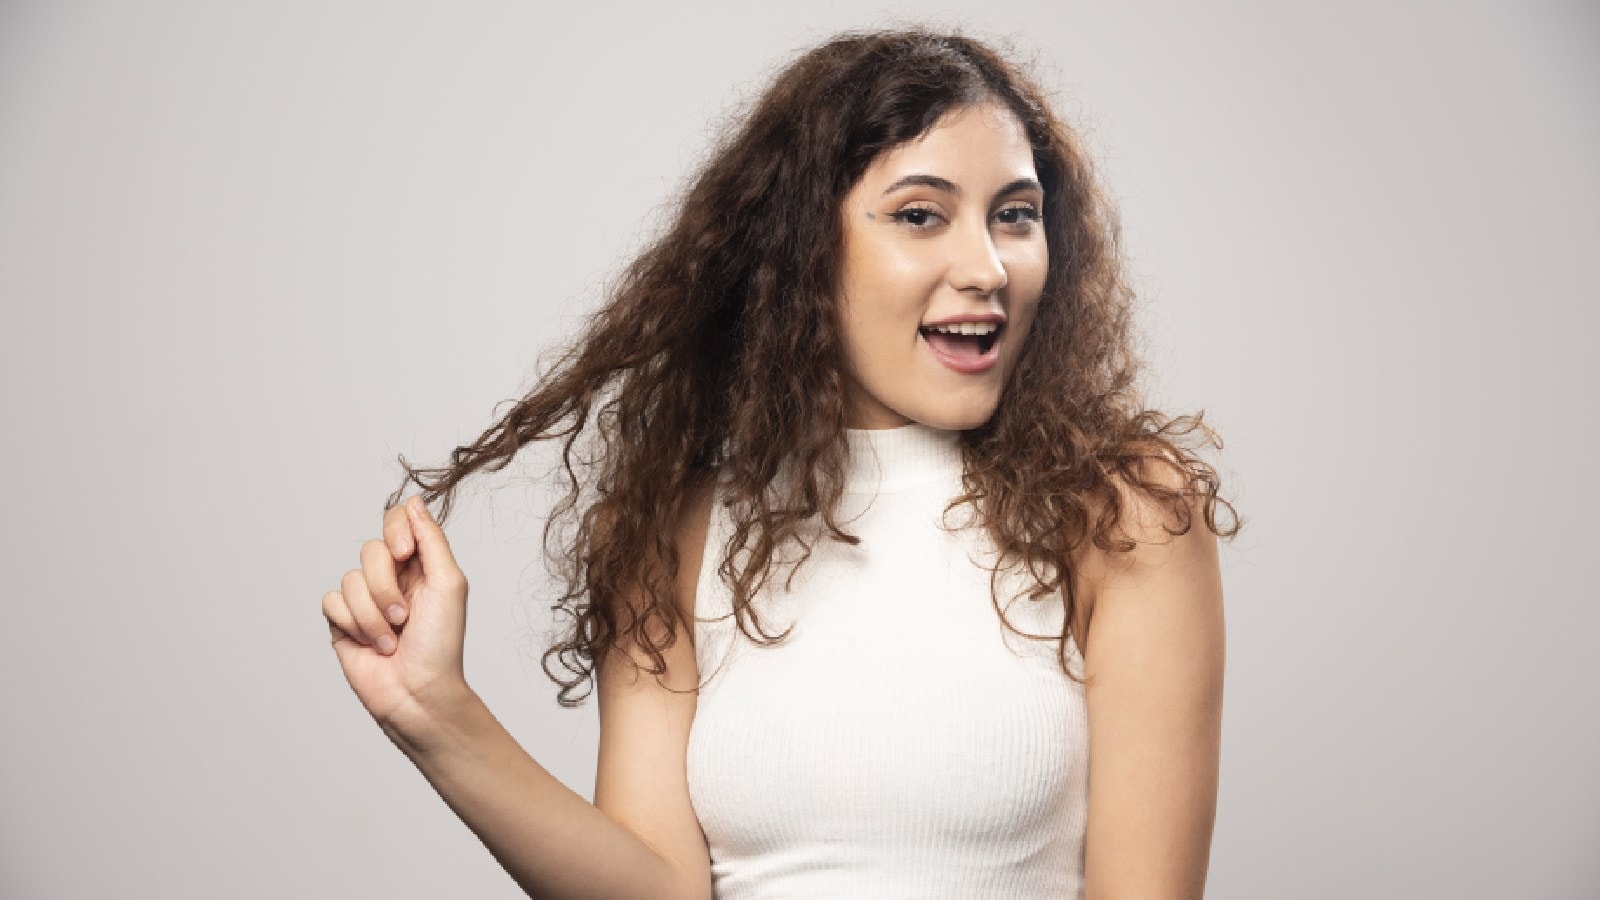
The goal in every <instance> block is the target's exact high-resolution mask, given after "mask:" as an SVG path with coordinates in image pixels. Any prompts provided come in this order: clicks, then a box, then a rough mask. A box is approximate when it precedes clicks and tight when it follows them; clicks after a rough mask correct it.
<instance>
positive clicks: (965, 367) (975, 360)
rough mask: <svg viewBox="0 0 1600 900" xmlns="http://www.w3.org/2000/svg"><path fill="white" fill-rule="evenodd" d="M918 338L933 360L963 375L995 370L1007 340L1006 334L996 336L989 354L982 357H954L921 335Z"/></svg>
mask: <svg viewBox="0 0 1600 900" xmlns="http://www.w3.org/2000/svg"><path fill="white" fill-rule="evenodd" d="M917 337H919V338H921V339H922V346H924V347H927V348H928V352H929V353H932V354H933V358H934V359H936V360H938V361H939V362H940V364H941V365H943V366H944V367H945V368H947V369H949V370H951V371H952V372H959V373H961V374H962V375H976V374H978V373H979V372H987V371H989V370H990V369H992V368H994V364H995V363H997V362H999V361H1000V343H1001V342H1002V341H1004V340H1005V334H1004V332H1002V333H1000V334H997V335H995V339H994V343H993V344H991V345H990V346H989V352H988V353H985V354H983V355H982V356H952V355H950V354H949V353H946V352H944V351H943V350H940V349H939V348H938V347H935V346H934V345H933V344H931V343H929V341H928V339H927V338H925V337H922V335H920V334H919V335H917Z"/></svg>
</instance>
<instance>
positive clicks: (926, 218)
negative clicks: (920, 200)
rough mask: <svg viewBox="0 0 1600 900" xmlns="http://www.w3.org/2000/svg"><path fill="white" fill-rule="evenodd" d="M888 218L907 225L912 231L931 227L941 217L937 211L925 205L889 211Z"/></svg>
mask: <svg viewBox="0 0 1600 900" xmlns="http://www.w3.org/2000/svg"><path fill="white" fill-rule="evenodd" d="M889 218H891V219H893V220H894V221H896V222H900V223H903V224H905V225H907V226H909V227H910V228H911V229H912V230H913V231H922V230H925V229H928V228H932V227H933V225H934V224H935V222H936V220H938V219H940V218H942V217H941V216H940V215H939V213H938V212H936V211H934V210H931V209H928V208H927V207H925V206H908V207H906V208H905V209H902V210H900V211H898V212H892V213H890V214H889Z"/></svg>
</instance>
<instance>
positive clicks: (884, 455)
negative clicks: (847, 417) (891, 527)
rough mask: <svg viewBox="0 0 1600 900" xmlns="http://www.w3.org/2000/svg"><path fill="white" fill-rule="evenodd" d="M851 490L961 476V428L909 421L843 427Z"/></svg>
mask: <svg viewBox="0 0 1600 900" xmlns="http://www.w3.org/2000/svg"><path fill="white" fill-rule="evenodd" d="M844 434H845V440H846V441H847V443H848V445H849V467H850V468H849V472H848V475H847V477H846V480H845V490H846V491H848V492H850V493H868V492H877V491H896V490H901V489H904V488H909V487H915V486H917V485H921V484H928V483H931V482H934V481H938V480H940V479H947V478H950V477H951V476H954V477H956V478H957V479H959V478H960V476H961V471H962V459H961V432H959V431H946V430H944V429H940V428H931V427H929V426H927V425H922V424H918V423H915V422H913V423H911V424H910V425H902V426H900V427H898V428H874V429H862V428H846V429H845V431H844Z"/></svg>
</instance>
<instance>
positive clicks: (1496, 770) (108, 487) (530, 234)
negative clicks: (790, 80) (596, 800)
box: [0, 0, 1600, 900]
mask: <svg viewBox="0 0 1600 900" xmlns="http://www.w3.org/2000/svg"><path fill="white" fill-rule="evenodd" d="M913 12H914V13H915V15H916V17H917V18H918V19H919V20H921V21H928V22H932V23H935V24H950V23H957V22H960V23H965V24H966V25H967V26H968V27H969V28H970V30H972V31H973V32H974V33H977V34H979V35H982V36H990V37H995V36H1014V37H1016V38H1017V39H1018V44H1019V46H1021V47H1022V48H1024V49H1027V50H1030V51H1037V53H1038V54H1039V56H1040V59H1041V68H1040V70H1039V71H1040V73H1041V74H1042V76H1043V77H1044V78H1045V80H1046V81H1047V82H1048V83H1049V84H1050V85H1051V86H1052V87H1053V88H1055V89H1056V90H1057V91H1058V92H1059V98H1060V99H1059V106H1060V109H1061V111H1062V112H1063V113H1064V114H1065V115H1066V116H1067V117H1068V118H1069V119H1070V120H1071V121H1073V122H1074V123H1076V124H1077V125H1078V126H1079V127H1080V128H1081V129H1082V130H1083V132H1084V133H1085V135H1086V137H1087V139H1088V141H1089V142H1090V147H1091V150H1092V152H1093V154H1094V155H1095V157H1096V158H1097V159H1098V160H1099V161H1100V166H1101V172H1102V174H1103V177H1104V179H1105V180H1106V182H1107V184H1108V185H1109V187H1110V189H1111V190H1112V192H1113V193H1114V194H1115V195H1116V196H1117V197H1118V198H1119V199H1120V202H1121V209H1122V212H1123V217H1124V224H1125V237H1126V239H1127V244H1128V248H1129V251H1130V254H1131V260H1132V265H1133V270H1134V272H1135V275H1136V277H1137V282H1138V284H1139V286H1140V288H1141V292H1142V297H1143V300H1144V303H1145V307H1144V309H1143V312H1142V322H1143V323H1144V326H1145V329H1146V331H1147V333H1148V352H1149V356H1150V359H1151V361H1152V364H1153V367H1154V369H1153V377H1152V379H1151V382H1150V386H1151V394H1152V397H1153V398H1154V399H1155V400H1157V401H1158V402H1159V404H1160V405H1161V406H1162V407H1163V408H1166V409H1169V410H1171V411H1175V412H1181V411H1191V410H1194V409H1198V408H1204V409H1205V410H1206V414H1207V417H1208V419H1209V420H1211V421H1212V422H1213V423H1214V424H1215V426H1216V427H1217V428H1219V429H1220V430H1221V431H1222V433H1223V435H1224V437H1225V438H1226V440H1227V447H1226V450H1225V451H1224V455H1223V456H1222V464H1223V474H1224V476H1225V478H1226V479H1227V481H1226V485H1227V490H1228V492H1229V496H1231V497H1232V498H1233V499H1234V500H1235V501H1236V502H1237V504H1238V505H1239V507H1240V509H1241V510H1242V511H1243V512H1244V513H1245V514H1246V516H1247V517H1248V520H1249V521H1248V526H1247V529H1246V531H1245V532H1244V534H1243V535H1242V536H1241V537H1240V539H1239V540H1238V541H1236V542H1234V543H1231V544H1225V545H1224V550H1223V563H1224V566H1225V571H1224V579H1225V583H1226V588H1227V606H1228V626H1229V627H1228V670H1227V699H1226V713H1225V728H1224V746H1223V763H1222V782H1221V799H1220V803H1219V808H1218V814H1217V826H1216V837H1215V843H1214V847H1213V853H1212V865H1211V876H1210V896H1214V897H1220V898H1330V900H1332V898H1351V897H1363V898H1366V897H1382V898H1416V897H1452V898H1510V897H1516V898H1586V897H1595V896H1600V865H1597V863H1596V862H1595V861H1594V860H1595V858H1596V857H1595V855H1594V851H1595V849H1596V848H1597V847H1600V763H1597V760H1600V714H1597V710H1600V703H1597V702H1596V694H1597V690H1596V686H1597V685H1600V654H1597V653H1596V652H1595V650H1594V647H1595V642H1596V640H1597V638H1596V635H1597V626H1600V608H1597V604H1596V600H1597V596H1596V594H1597V591H1596V587H1595V583H1596V582H1595V577H1594V570H1593V563H1592V561H1591V559H1590V556H1589V554H1588V552H1587V551H1590V550H1592V549H1593V545H1594V539H1595V537H1596V526H1595V521H1596V510H1597V508H1600V507H1597V500H1600V493H1597V489H1596V486H1595V484H1596V482H1595V475H1594V460H1593V447H1594V439H1595V436H1596V430H1595V425H1594V416H1595V407H1596V405H1595V402H1594V400H1593V396H1592V390H1593V388H1594V386H1595V384H1596V382H1597V379H1596V368H1595V365H1594V363H1593V362H1592V361H1590V360H1591V356H1590V354H1591V353H1592V350H1593V347H1592V344H1593V340H1594V332H1595V327H1596V325H1597V323H1600V321H1597V315H1596V312H1595V303H1596V301H1597V300H1600V252H1597V247H1600V166H1597V165H1596V160H1600V112H1597V111H1600V10H1597V7H1596V6H1595V5H1594V4H1592V3H1581V2H1565V3H1563V2H1553V0H1549V2H1522V3H1513V2H1502V3H1485V2H1464V3H1451V2H1442V0H1441V2H1431V3H1422V2H1415V0H1406V2H1399V3H1371V2H1359V3H1346V4H1329V3H1291V4H1279V3H1267V2H1260V3H1235V4H1215V5H1208V6H1205V7H1203V8H1202V7H1198V6H1195V5H1192V4H1187V3H1181V2H1167V3H1155V2H1149V3H1123V4H1108V3H1096V4H1089V3H1074V2H1059V0H1051V2H1015V3H1011V4H1005V5H999V6H996V5H993V4H982V5H977V4H974V5H973V7H972V8H971V9H960V8H957V7H955V6H947V5H938V4H934V5H927V4H923V5H918V6H916V7H914V8H913V7H911V6H901V7H888V6H885V7H870V6H857V5H854V4H845V3H831V2H817V3H806V4H796V5H790V6H782V7H776V6H774V7H766V6H760V5H753V4H742V3H723V4H712V3H678V4H672V5H670V6H669V5H665V4H663V5H662V6H661V7H660V8H657V9H646V8H643V7H640V8H633V7H628V8H623V7H620V6H617V5H613V4H561V5H549V4H532V3H486V2H484V3H479V2H472V3H429V4H421V3H379V2H359V3H357V2H350V3H309V2H299V0H293V2H281V3H273V4H265V3H255V4H239V3H235V4H219V3H201V2H190V3H168V2H144V3H139V4H127V3H110V2H103V3H88V2H85V3H46V2H15V0H13V2H5V3H0V302H3V310H4V318H3V320H0V367H3V373H4V376H3V392H4V393H3V396H4V407H3V416H0V428H3V437H0V463H3V472H4V477H5V490H4V492H3V494H0V546H3V569H0V573H3V578H0V585H3V594H0V596H3V604H4V605H3V607H0V610H3V618H0V896H4V897H6V898H52V900H53V898H87V897H163V898H215V897H238V898H279V897H345V896H352V897H364V896H370V897H385V898H392V900H400V898H424V897H441V896H449V897H512V896H517V893H518V892H517V890H516V888H515V886H514V885H513V884H512V883H511V881H510V879H509V878H507V877H506V876H505V875H504V874H503V872H502V871H501V870H500V868H499V867H498V866H497V865H496V864H495V862H494V861H493V859H492V858H491V857H490V856H489V855H488V854H487V852H485V851H484V850H483V849H482V847H481V846H480V845H479V844H478V843H477V841H476V839H475V838H474V837H473V836H472V835H471V833H470V832H468V831H467V830H466V828H465V827H464V826H462V825H461V824H460V823H459V822H458V821H457V820H456V819H455V817H454V816H453V815H452V814H451V813H450V811H449V810H448V808H446V807H445V805H444V804H443V803H442V802H441V801H440V800H439V799H438V797H437V796H436V795H435V794H434V793H433V792H432V790H431V789H430V787H429V786H428V784H427V783H426V782H425V781H424V780H423V779H422V778H421V776H420V775H418V774H417V773H416V771H415V770H414V769H413V768H412V767H411V765H410V763H409V762H408V761H407V760H406V759H405V758H404V757H403V756H402V755H401V754H400V753H399V752H398V751H396V750H395V749H394V748H393V747H392V746H391V745H390V743H389V742H388V740H387V739H386V738H384V736H383V735H382V734H381V733H380V732H379V730H378V729H377V728H376V727H374V726H373V724H372V723H371V721H370V720H369V719H368V718H367V716H366V715H365V713H364V712H363V711H362V710H361V708H360V706H359V704H358V702H357V701H356V699H355V697H354V695H353V694H351V693H350V691H349V690H348V688H347V687H346V686H345V683H344V680H343V678H342V676H341V675H340V672H339V668H338V665H337V663H336V661H335V658H334V655H333V653H332V651H331V649H330V648H329V646H328V641H327V632H326V627H325V625H324V623H323V620H322V616H321V613H320V600H321V596H322V594H323V593H324V592H325V591H327V590H329V589H332V588H335V587H337V586H338V583H339V578H340V576H341V575H342V574H343V572H344V571H345V570H346V569H349V568H351V567H354V566H356V565H357V564H358V559H357V551H358V548H359V546H360V544H361V542H362V541H364V540H366V539H368V538H371V537H374V536H376V534H377V530H376V529H377V526H378V523H379V513H380V505H381V503H382V501H383V499H384V497H385V496H386V495H387V494H388V492H389V491H391V490H392V489H393V488H395V487H396V486H397V484H398V471H399V470H398V469H397V467H396V466H395V465H394V459H395V457H396V455H397V454H401V453H404V454H405V455H406V456H407V458H408V459H411V460H413V461H416V462H421V463H429V464H436V463H439V462H441V461H443V460H444V459H445V458H446V455H447V454H448V452H449V450H450V449H451V448H453V447H455V446H456V445H457V444H459V443H464V442H466V441H468V440H470V439H471V438H472V437H474V436H475V435H477V434H478V432H479V431H481V430H482V429H483V428H484V427H486V426H487V425H488V424H489V423H490V421H491V418H490V417H491V413H492V411H493V408H494V406H495V404H496V403H498V402H500V401H502V400H506V399H508V398H511V397H514V396H517V395H520V394H521V393H522V391H523V390H525V389H526V388H527V387H528V386H529V384H530V380H529V379H530V378H531V373H532V371H533V370H534V366H535V364H536V363H537V361H538V360H539V359H540V356H541V353H543V352H545V351H548V350H549V348H551V347H552V346H553V345H554V344H555V342H557V341H558V340H559V339H560V338H561V337H562V336H564V335H567V334H570V333H571V332H572V330H573V329H574V328H575V326H576V325H577V323H578V320H579V317H580V316H581V315H582V314H583V313H584V312H586V311H587V310H589V309H591V308H592V307H593V305H594V303H595V302H596V299H597V298H598V296H599V294H600V291H601V290H602V289H603V287H604V285H605V283H606V281H607V279H608V278H609V277H610V276H611V275H613V274H614V273H615V272H616V271H617V269H618V267H619V265H620V264H621V262H622V261H624V260H625V259H626V258H627V257H628V255H629V253H630V252H631V251H633V250H634V249H636V248H637V247H638V246H639V244H640V242H641V241H642V240H643V239H644V238H645V237H646V236H647V235H648V234H649V233H650V230H651V228H652V227H653V225H654V224H656V223H657V222H658V221H659V220H658V219H657V218H656V216H657V214H658V212H659V211H660V210H661V209H662V208H663V207H664V205H665V204H666V203H667V202H668V201H669V199H670V198H671V197H672V196H673V193H674V191H675V190H676V189H677V188H678V187H679V185H680V184H681V179H682V177H683V176H684V175H685V174H686V172H687V171H688V170H689V168H690V167H691V166H692V165H693V164H694V162H695V161H696V160H697V159H698V158H699V155H700V153H701V151H702V150H703V149H704V147H705V146H706V144H707V139H708V137H709V136H710V135H711V134H713V133H714V129H715V127H716V122H717V121H718V120H719V119H720V117H722V116H724V115H726V114H727V113H729V112H730V111H732V110H733V109H734V108H735V107H736V105H737V103H738V102H739V101H740V100H741V99H742V98H743V97H745V96H747V95H748V94H750V93H752V92H754V91H756V90H758V89H759V87H760V85H761V84H762V79H763V78H764V77H765V76H766V75H767V74H769V73H770V72H771V71H773V69H774V68H775V67H776V66H778V65H780V64H781V63H782V62H783V61H785V60H787V59H788V58H790V56H791V55H792V54H793V53H794V52H795V51H798V50H799V49H801V48H804V47H807V46H810V45H812V44H813V43H815V42H817V41H818V40H820V39H822V38H823V37H825V36H826V35H828V34H830V33H832V32H833V31H836V30H838V29H842V28H847V27H860V26H869V25H875V24H887V23H893V22H895V21H898V20H900V19H902V17H905V16H907V15H910V14H911V13H913ZM537 475H538V469H537V467H533V466H529V467H526V471H523V472H514V471H512V470H507V472H506V473H503V475H502V476H498V477H497V478H495V479H490V480H486V481H484V482H481V483H480V484H478V485H477V486H475V487H474V488H473V490H471V491H470V492H469V493H468V494H467V495H466V496H465V498H464V500H465V503H464V505H463V506H462V507H461V508H460V509H459V511H458V512H457V514H456V515H455V516H454V518H453V519H452V520H451V522H450V525H449V531H450V534H451V537H452V540H453V542H454V545H455V548H456V552H457V554H458V556H459V557H460V559H461V561H462V564H463V566H464V568H465V569H466V570H467V572H468V574H469V575H470V576H471V579H472V585H473V589H472V601H471V602H472V607H471V618H470V634H469V639H468V641H469V642H468V675H469V678H470V680H471V681H472V683H473V684H474V685H475V686H476V688H477V690H478V691H479V692H480V693H481V694H483V695H484V697H485V698H486V699H487V700H488V702H489V704H490V706H491V708H492V709H494V710H495V711H496V713H497V714H498V715H499V716H500V718H501V719H502V721H504V722H505V724H506V725H507V727H508V728H510V730H511V731H512V732H513V733H514V734H515V735H516V736H517V737H518V738H519V739H520V740H521V741H522V742H523V744H524V745H525V746H526V747H527V748H528V749H529V751H530V752H531V753H532V754H533V755H534V757H535V758H536V759H538V760H539V761H540V762H542V763H543V764H544V765H545V766H546V767H547V768H548V769H549V770H550V771H551V772H553V773H554V774H555V775H556V776H557V777H559V778H561V779H562V780H563V781H564V782H565V783H567V784H568V785H570V786H571V787H573V788H574V789H576V790H578V791H580V792H581V793H583V794H585V795H586V796H592V789H593V776H594V753H595V746H596V712H595V709H594V706H593V705H592V701H591V704H590V705H588V706H586V707H585V708H583V709H581V710H577V711H565V710H561V709H559V708H558V707H557V706H556V704H555V699H554V698H555V690H554V687H553V686H552V685H551V684H550V682H549V681H548V680H546V678H545V676H544V675H543V673H542V672H541V671H540V670H539V667H538V665H537V657H538V651H539V650H540V649H542V648H541V647H539V646H538V642H539V641H540V640H542V629H543V628H545V627H546V625H547V624H548V615H547V612H546V604H547V600H546V599H545V597H546V595H547V589H546V580H545V575H544V570H543V569H542V567H541V565H540V563H539V557H538V555H537V553H538V541H537V539H538V528H539V525H540V524H541V523H542V520H543V514H544V509H545V507H544V505H543V504H544V502H545V497H546V495H545V493H544V489H543V488H542V487H541V486H540V484H539V482H538V481H537V480H536V476H537Z"/></svg>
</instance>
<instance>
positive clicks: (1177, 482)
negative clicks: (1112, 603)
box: [1074, 456, 1217, 607]
mask: <svg viewBox="0 0 1600 900" xmlns="http://www.w3.org/2000/svg"><path fill="white" fill-rule="evenodd" d="M1137 475H1138V477H1139V478H1140V479H1142V480H1144V481H1146V482H1149V483H1153V484H1155V485H1158V486H1160V487H1162V488H1165V489H1167V490H1169V491H1172V492H1174V493H1177V494H1179V495H1180V496H1179V497H1178V499H1176V500H1172V499H1166V498H1162V497H1159V496H1157V495H1154V494H1152V493H1150V492H1148V491H1144V490H1140V489H1139V488H1138V487H1137V486H1136V485H1134V484H1132V483H1131V482H1130V481H1129V480H1128V479H1125V478H1121V477H1117V478H1114V479H1113V481H1112V487H1113V489H1114V490H1115V491H1116V495H1117V498H1118V502H1119V503H1120V510H1119V515H1118V518H1117V523H1116V525H1115V526H1114V527H1113V528H1112V530H1111V537H1112V539H1113V541H1115V542H1118V543H1121V542H1131V543H1132V545H1133V547H1132V549H1131V550H1126V551H1122V550H1113V551H1107V550H1102V549H1101V548H1099V547H1095V546H1094V545H1093V544H1091V543H1089V542H1085V543H1084V545H1083V546H1082V547H1080V548H1079V550H1078V552H1077V554H1076V558H1075V560H1074V561H1075V562H1076V563H1077V566H1078V571H1079V578H1080V584H1081V585H1082V586H1083V587H1084V588H1086V590H1085V591H1084V594H1085V596H1086V598H1087V599H1088V602H1089V605H1090V606H1091V607H1092V606H1093V604H1094V603H1095V601H1096V600H1098V599H1099V595H1100V594H1101V593H1102V592H1103V591H1104V590H1107V589H1115V588H1117V587H1118V586H1119V585H1123V586H1126V585H1127V584H1128V583H1130V581H1137V580H1140V579H1143V578H1147V577H1149V576H1150V575H1151V574H1152V573H1153V572H1154V571H1157V570H1161V569H1168V568H1171V567H1174V566H1176V567H1184V568H1188V569H1190V570H1194V571H1195V572H1196V573H1197V574H1204V570H1208V569H1215V568H1216V567H1217V539H1216V535H1215V534H1213V533H1212V532H1211V530H1210V529H1209V528H1207V526H1206V523H1205V514H1204V509H1203V505H1202V498H1200V497H1198V496H1196V495H1195V494H1193V493H1192V492H1190V490H1189V489H1190V488H1191V487H1192V485H1191V484H1190V483H1189V479H1188V476H1187V475H1186V474H1185V473H1184V471H1183V469H1182V468H1180V467H1179V466H1178V465H1177V464H1176V463H1175V462H1172V461H1171V460H1169V459H1167V458H1166V457H1164V456H1162V457H1154V458H1147V459H1145V460H1144V462H1143V463H1141V465H1140V466H1139V468H1138V469H1137ZM1103 512H1104V510H1095V513H1096V514H1099V513H1103Z"/></svg>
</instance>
